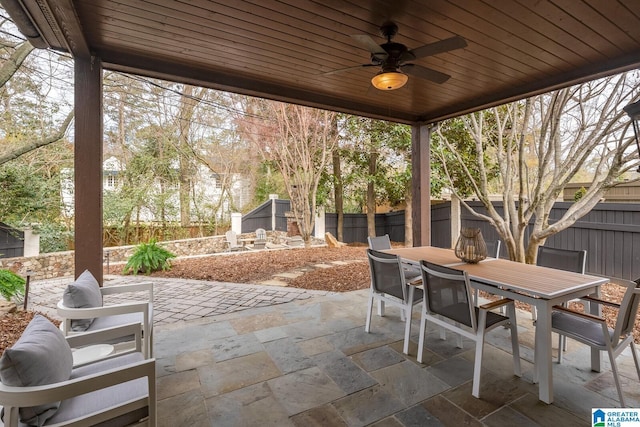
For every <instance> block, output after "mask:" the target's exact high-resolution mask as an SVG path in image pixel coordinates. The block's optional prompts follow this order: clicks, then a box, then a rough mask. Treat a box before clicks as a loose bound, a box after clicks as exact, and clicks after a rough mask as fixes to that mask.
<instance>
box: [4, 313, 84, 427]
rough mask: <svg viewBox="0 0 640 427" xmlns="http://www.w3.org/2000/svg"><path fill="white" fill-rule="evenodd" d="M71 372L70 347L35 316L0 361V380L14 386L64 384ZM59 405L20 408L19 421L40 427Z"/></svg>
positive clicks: (52, 327) (52, 325)
mask: <svg viewBox="0 0 640 427" xmlns="http://www.w3.org/2000/svg"><path fill="white" fill-rule="evenodd" d="M72 369H73V356H72V355H71V348H70V347H69V344H68V343H67V340H66V339H65V338H64V335H63V334H62V332H61V331H60V330H59V329H58V328H56V326H55V325H54V324H53V323H51V322H50V321H49V320H48V319H47V318H46V317H44V316H41V315H39V314H37V315H36V316H35V317H34V318H33V320H32V321H31V322H30V323H29V325H28V326H27V328H26V329H25V330H24V332H23V333H22V336H21V337H20V339H18V341H17V342H16V343H15V344H14V345H13V346H12V347H10V348H8V349H6V350H5V351H4V354H3V355H2V357H1V358H0V380H2V383H3V384H5V385H9V386H13V387H29V386H38V385H47V384H54V383H58V382H61V381H67V380H68V379H69V378H70V377H71V370H72ZM59 406H60V402H51V403H46V404H43V405H39V406H31V407H25V408H20V411H19V413H20V421H22V422H23V423H25V424H28V425H37V426H41V425H43V424H44V423H45V421H46V420H47V419H48V418H50V417H51V416H52V415H53V414H55V412H56V411H57V410H58V407H59Z"/></svg>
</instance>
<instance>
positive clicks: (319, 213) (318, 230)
mask: <svg viewBox="0 0 640 427" xmlns="http://www.w3.org/2000/svg"><path fill="white" fill-rule="evenodd" d="M324 216H325V215H324V207H318V208H317V209H316V226H315V233H314V236H315V237H316V238H317V239H324V233H325V223H324Z"/></svg>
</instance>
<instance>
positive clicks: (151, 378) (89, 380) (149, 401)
mask: <svg viewBox="0 0 640 427" xmlns="http://www.w3.org/2000/svg"><path fill="white" fill-rule="evenodd" d="M141 334H142V331H141V328H140V325H139V324H129V325H124V326H118V327H115V328H108V329H102V330H99V331H95V332H87V333H84V334H79V335H73V336H68V337H66V339H67V342H68V343H69V345H70V346H71V347H72V348H73V347H82V346H85V345H91V344H96V343H100V342H104V341H105V340H110V339H114V338H118V337H123V336H130V335H134V336H135V343H136V344H135V348H132V349H131V350H129V351H126V352H121V353H118V354H116V355H113V356H108V357H107V358H113V357H119V356H121V355H123V354H127V353H131V352H134V351H135V352H140V351H141V350H142V344H141V342H142V340H141ZM100 360H104V359H100ZM94 362H95V361H94ZM94 362H90V363H94ZM138 378H146V379H147V387H148V395H147V396H146V397H143V398H140V399H137V400H134V401H127V402H121V403H120V404H119V405H116V406H111V407H106V408H103V409H102V410H100V411H98V412H94V413H91V414H84V415H83V416H81V417H80V418H76V419H73V420H68V421H65V422H63V423H61V424H56V426H61V425H73V426H92V425H95V424H97V423H100V422H103V421H107V420H110V419H113V418H116V417H118V416H120V415H123V414H126V413H128V412H131V411H134V410H136V409H140V408H144V407H148V408H149V409H148V412H149V416H148V418H147V419H145V420H142V422H140V423H137V424H135V425H136V426H151V427H155V426H156V425H157V421H156V418H157V415H156V412H157V402H156V368H155V359H145V360H143V361H139V362H135V363H130V364H127V365H123V366H119V367H118V368H114V369H109V370H106V371H104V372H99V373H95V374H91V375H87V376H84V377H80V378H75V379H72V380H67V381H62V382H59V383H54V384H48V385H43V386H33V387H12V386H7V385H4V384H2V383H0V404H2V405H3V406H4V411H5V414H4V426H5V427H18V426H19V425H20V424H19V413H18V410H19V409H20V408H21V407H26V406H36V405H42V404H45V403H49V402H56V401H60V400H67V399H72V398H73V397H75V396H78V395H81V394H85V393H89V392H92V391H98V390H101V389H105V388H107V387H111V386H113V385H117V384H121V383H125V382H127V381H131V380H135V379H138ZM45 426H47V424H45Z"/></svg>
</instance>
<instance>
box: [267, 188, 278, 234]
mask: <svg viewBox="0 0 640 427" xmlns="http://www.w3.org/2000/svg"><path fill="white" fill-rule="evenodd" d="M277 199H278V195H277V194H269V200H271V231H276V200H277Z"/></svg>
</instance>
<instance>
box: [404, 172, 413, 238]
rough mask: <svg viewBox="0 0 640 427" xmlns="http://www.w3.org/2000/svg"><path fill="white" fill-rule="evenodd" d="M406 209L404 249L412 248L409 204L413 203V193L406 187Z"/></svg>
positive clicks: (409, 187)
mask: <svg viewBox="0 0 640 427" xmlns="http://www.w3.org/2000/svg"><path fill="white" fill-rule="evenodd" d="M404 200H405V203H406V207H405V208H404V244H405V246H406V247H408V248H411V247H413V214H412V210H411V203H412V201H413V192H412V190H411V186H410V185H408V186H407V193H406V195H405V198H404Z"/></svg>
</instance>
